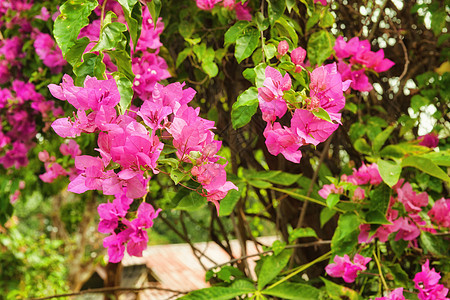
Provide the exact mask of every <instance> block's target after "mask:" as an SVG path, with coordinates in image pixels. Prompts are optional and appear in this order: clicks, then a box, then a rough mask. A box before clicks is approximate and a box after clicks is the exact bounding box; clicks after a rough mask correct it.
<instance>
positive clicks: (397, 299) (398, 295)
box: [375, 288, 406, 300]
mask: <svg viewBox="0 0 450 300" xmlns="http://www.w3.org/2000/svg"><path fill="white" fill-rule="evenodd" d="M375 300H406V298H405V296H403V288H396V289H395V290H393V291H392V292H390V293H389V295H387V296H386V297H380V298H375Z"/></svg>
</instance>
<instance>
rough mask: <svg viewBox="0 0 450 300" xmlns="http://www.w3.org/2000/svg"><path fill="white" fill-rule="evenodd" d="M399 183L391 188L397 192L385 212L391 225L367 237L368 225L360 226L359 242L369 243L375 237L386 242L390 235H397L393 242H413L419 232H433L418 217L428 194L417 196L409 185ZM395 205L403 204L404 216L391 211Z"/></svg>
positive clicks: (382, 226) (384, 226)
mask: <svg viewBox="0 0 450 300" xmlns="http://www.w3.org/2000/svg"><path fill="white" fill-rule="evenodd" d="M402 183H403V181H399V183H397V185H396V186H394V187H393V189H394V191H396V192H397V198H396V199H395V198H394V197H392V198H391V201H390V204H389V208H388V211H387V216H386V218H387V220H388V221H389V222H391V223H392V224H386V225H381V226H380V227H379V228H378V229H377V231H376V232H375V233H374V234H373V235H372V236H371V237H369V231H370V225H369V224H361V226H360V230H361V233H360V235H359V238H358V239H359V242H360V243H362V242H366V243H368V242H370V241H372V240H373V239H374V238H375V237H377V238H378V239H379V240H380V241H381V242H383V243H384V242H386V241H387V240H388V238H389V235H390V234H391V233H397V234H396V236H395V239H394V240H395V241H398V240H400V239H402V240H405V241H415V240H416V238H417V237H418V236H419V235H420V232H421V230H426V231H433V230H432V229H431V228H428V227H427V223H426V222H425V221H424V220H423V219H422V217H421V216H420V215H419V212H421V211H422V208H423V207H426V206H427V205H428V194H427V193H426V192H423V193H420V194H417V193H416V192H414V191H413V189H412V186H411V184H410V183H408V182H406V183H405V184H403V186H402ZM396 203H401V204H403V207H404V209H405V211H406V215H405V216H403V217H400V216H399V210H395V209H393V206H394V205H395V204H396Z"/></svg>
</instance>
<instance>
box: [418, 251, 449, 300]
mask: <svg viewBox="0 0 450 300" xmlns="http://www.w3.org/2000/svg"><path fill="white" fill-rule="evenodd" d="M439 279H441V275H440V274H439V273H438V272H436V271H435V270H434V268H433V269H431V270H430V261H429V260H428V259H427V261H426V262H425V264H424V265H422V272H419V273H417V274H416V276H414V283H415V287H416V289H418V290H419V294H418V298H419V299H420V300H449V299H450V298H447V297H446V296H447V294H448V288H446V287H444V285H442V284H439Z"/></svg>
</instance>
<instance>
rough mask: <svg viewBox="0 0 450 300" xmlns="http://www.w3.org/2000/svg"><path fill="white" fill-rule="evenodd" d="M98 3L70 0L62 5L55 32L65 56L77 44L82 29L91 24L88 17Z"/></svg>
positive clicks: (91, 0) (92, 0)
mask: <svg viewBox="0 0 450 300" xmlns="http://www.w3.org/2000/svg"><path fill="white" fill-rule="evenodd" d="M97 5H98V3H97V1H96V0H88V1H84V0H69V1H67V2H65V3H64V4H63V5H61V8H60V11H61V14H60V15H59V16H58V17H57V18H56V20H55V28H54V30H53V34H54V37H55V39H56V42H57V43H58V46H59V48H61V51H62V53H63V55H64V57H66V56H67V52H68V50H69V49H70V48H71V47H72V46H73V45H75V43H76V41H77V38H78V35H79V33H80V30H81V29H82V28H83V27H85V26H86V25H88V24H89V19H88V17H89V15H90V14H91V12H92V11H93V10H94V9H95V8H96V7H97ZM68 59H70V58H68Z"/></svg>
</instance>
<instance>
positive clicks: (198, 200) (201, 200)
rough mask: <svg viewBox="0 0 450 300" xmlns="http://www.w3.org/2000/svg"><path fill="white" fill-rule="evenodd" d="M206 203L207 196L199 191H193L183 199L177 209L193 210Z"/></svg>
mask: <svg viewBox="0 0 450 300" xmlns="http://www.w3.org/2000/svg"><path fill="white" fill-rule="evenodd" d="M206 203H207V201H206V198H205V197H202V196H201V195H199V194H198V193H197V192H194V191H191V192H190V193H189V194H187V195H186V196H185V197H183V198H182V199H181V201H180V202H179V203H178V205H177V207H175V209H180V210H186V211H193V210H197V209H199V208H201V207H203V206H204V205H205V204H206Z"/></svg>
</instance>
